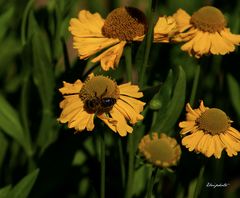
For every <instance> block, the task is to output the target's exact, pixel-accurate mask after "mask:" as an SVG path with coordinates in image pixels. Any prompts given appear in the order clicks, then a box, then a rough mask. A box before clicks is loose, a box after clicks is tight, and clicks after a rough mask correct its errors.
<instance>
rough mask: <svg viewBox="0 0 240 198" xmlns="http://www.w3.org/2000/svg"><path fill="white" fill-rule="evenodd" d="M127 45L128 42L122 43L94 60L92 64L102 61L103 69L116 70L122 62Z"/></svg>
mask: <svg viewBox="0 0 240 198" xmlns="http://www.w3.org/2000/svg"><path fill="white" fill-rule="evenodd" d="M125 44H126V41H121V42H120V43H118V44H117V45H114V46H113V47H111V48H109V49H107V50H106V51H104V52H103V53H102V54H100V55H99V56H97V57H96V58H94V59H93V60H92V62H94V63H95V62H98V61H101V66H102V69H103V70H105V71H108V70H109V69H110V68H112V69H114V68H115V67H116V66H117V65H118V63H119V61H120V58H121V56H122V53H123V49H124V46H125Z"/></svg>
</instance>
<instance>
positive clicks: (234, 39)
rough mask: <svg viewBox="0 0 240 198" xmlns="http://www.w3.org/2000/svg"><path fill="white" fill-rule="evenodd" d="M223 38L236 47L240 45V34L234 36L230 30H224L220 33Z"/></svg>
mask: <svg viewBox="0 0 240 198" xmlns="http://www.w3.org/2000/svg"><path fill="white" fill-rule="evenodd" d="M220 34H221V36H222V37H223V38H225V39H227V40H229V41H231V42H232V43H233V44H234V45H239V43H240V35H238V34H232V33H231V32H230V30H229V28H224V29H223V30H222V31H221V32H220Z"/></svg>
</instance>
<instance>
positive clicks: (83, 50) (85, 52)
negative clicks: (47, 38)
mask: <svg viewBox="0 0 240 198" xmlns="http://www.w3.org/2000/svg"><path fill="white" fill-rule="evenodd" d="M117 43H119V40H118V39H112V38H95V37H93V38H81V37H73V48H74V49H77V50H78V54H79V57H80V59H86V58H88V57H90V56H92V55H93V54H96V53H97V52H99V51H100V50H102V49H104V48H107V47H109V46H112V45H115V44H117Z"/></svg>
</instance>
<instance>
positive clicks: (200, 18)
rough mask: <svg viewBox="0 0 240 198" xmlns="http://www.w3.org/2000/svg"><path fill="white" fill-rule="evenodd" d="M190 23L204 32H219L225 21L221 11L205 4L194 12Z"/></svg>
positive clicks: (225, 23)
mask: <svg viewBox="0 0 240 198" xmlns="http://www.w3.org/2000/svg"><path fill="white" fill-rule="evenodd" d="M190 23H191V24H192V25H193V26H195V27H196V28H198V29H200V30H202V31H204V32H210V33H214V32H219V31H221V30H223V29H224V28H225V26H226V25H227V22H226V20H225V17H224V15H223V14H222V12H221V11H220V10H219V9H217V8H215V7H212V6H205V7H202V8H200V9H199V10H198V11H197V12H195V13H194V14H193V15H192V17H191V20H190Z"/></svg>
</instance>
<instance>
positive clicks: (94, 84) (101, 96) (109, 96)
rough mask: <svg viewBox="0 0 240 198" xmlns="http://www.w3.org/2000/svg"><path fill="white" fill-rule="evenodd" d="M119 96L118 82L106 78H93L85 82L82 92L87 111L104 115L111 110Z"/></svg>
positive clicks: (81, 95)
mask: <svg viewBox="0 0 240 198" xmlns="http://www.w3.org/2000/svg"><path fill="white" fill-rule="evenodd" d="M119 94H120V92H119V88H118V86H117V84H116V82H114V81H113V80H111V79H110V78H108V77H105V76H93V77H92V78H90V79H88V80H86V81H85V83H84V85H83V87H82V89H81V91H80V98H81V99H82V100H83V102H84V107H85V110H86V111H88V112H90V113H95V112H97V113H103V112H108V111H110V110H111V108H112V107H113V105H114V104H115V103H116V101H117V99H118V98H119Z"/></svg>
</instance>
